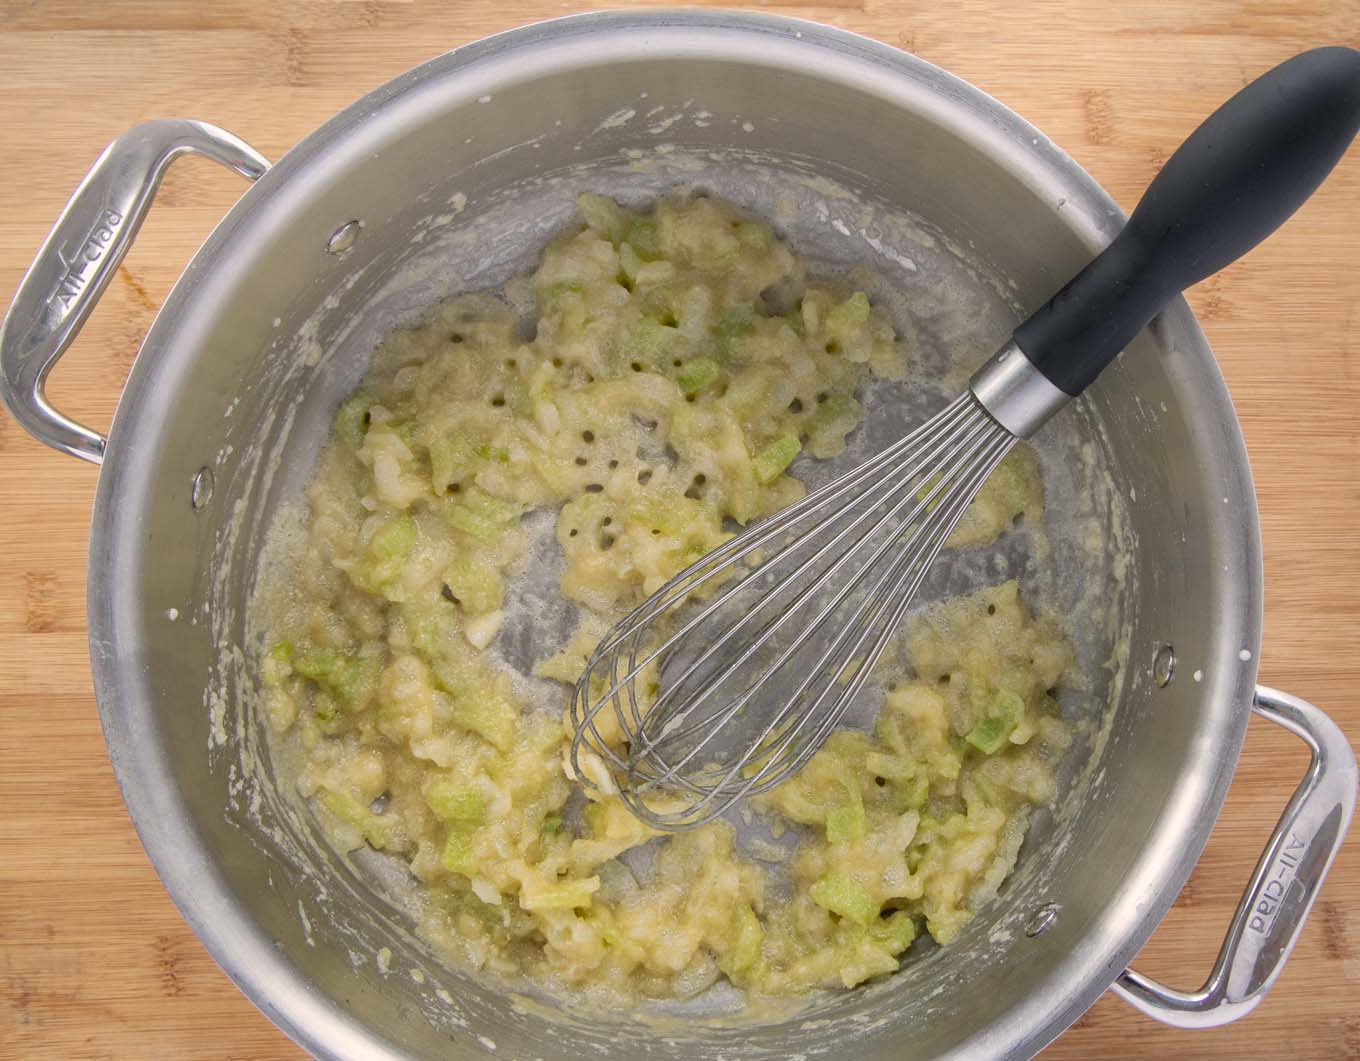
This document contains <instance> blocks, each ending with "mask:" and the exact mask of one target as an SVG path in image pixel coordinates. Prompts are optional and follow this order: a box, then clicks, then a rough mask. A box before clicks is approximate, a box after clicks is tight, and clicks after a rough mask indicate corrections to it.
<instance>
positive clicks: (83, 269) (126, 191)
mask: <svg viewBox="0 0 1360 1061" xmlns="http://www.w3.org/2000/svg"><path fill="white" fill-rule="evenodd" d="M186 154H198V155H204V156H206V157H208V158H211V159H213V160H214V161H217V162H220V163H222V165H224V166H228V167H230V168H231V169H234V170H235V171H236V172H237V173H239V174H241V176H243V177H246V178H247V179H249V180H252V181H253V180H256V179H258V178H259V177H261V176H262V175H263V174H264V172H265V171H266V170H267V169H268V168H269V162H268V161H267V160H266V159H265V158H264V156H263V155H261V154H260V153H259V152H258V151H256V150H254V149H253V148H252V147H250V145H248V144H246V143H245V142H244V141H243V140H239V139H238V138H236V137H234V136H232V135H231V133H228V132H226V131H225V130H223V129H219V128H217V127H216V126H214V125H208V124H207V123H205V122H196V121H190V120H189V119H185V118H166V119H162V120H159V121H151V122H145V123H143V124H141V125H137V126H134V127H133V128H131V129H129V130H128V131H127V132H126V133H124V134H123V135H122V136H120V137H119V138H118V139H117V140H115V141H114V142H113V143H112V144H110V145H109V146H108V147H107V148H106V149H105V151H104V153H103V154H102V155H100V156H99V158H98V160H97V161H96V162H95V164H94V166H93V167H92V168H91V169H90V172H89V173H88V174H86V176H85V179H84V180H83V181H81V182H80V187H78V188H77V189H76V190H75V193H74V194H73V195H72V196H71V199H70V201H69V202H68V203H67V204H66V209H65V210H63V211H62V213H61V217H59V218H58V219H57V223H56V224H55V225H53V226H52V231H51V232H49V233H48V235H47V239H46V240H45V241H44V242H43V245H42V248H41V249H40V250H39V251H38V255H37V257H36V258H35V259H34V261H33V264H32V265H31V266H29V269H28V272H27V273H25V274H24V278H23V280H22V281H21V282H20V284H19V290H18V292H17V293H16V294H15V296H14V302H13V303H12V304H11V305H10V307H9V312H8V313H6V314H5V319H4V322H3V323H0V394H3V397H4V401H5V405H6V406H7V407H8V408H9V411H10V413H12V414H13V416H14V418H15V419H16V420H18V421H19V423H20V424H21V425H22V426H23V427H24V429H25V430H26V431H28V432H29V434H31V435H32V436H33V437H34V438H36V439H38V441H40V442H45V443H47V445H49V446H51V447H52V448H53V449H58V450H61V451H62V452H63V453H70V454H72V455H74V456H76V457H80V458H81V459H82V460H87V461H90V462H91V463H94V464H98V463H100V462H101V461H102V460H103V459H104V441H105V440H104V436H103V435H100V434H99V433H97V432H95V431H91V430H90V429H89V428H88V427H84V426H83V425H81V424H78V423H76V422H75V421H74V420H71V419H69V418H67V417H65V416H63V415H62V414H61V413H59V412H58V411H57V410H56V409H54V408H52V406H51V405H50V404H48V401H47V396H46V395H45V394H44V393H43V385H44V383H45V382H46V380H47V374H48V373H49V372H50V371H52V366H53V365H55V364H56V363H57V359H58V358H60V357H61V355H62V354H63V353H65V351H66V348H67V347H68V346H70V345H71V341H72V340H73V339H74V338H75V337H76V334H77V333H78V332H79V331H80V327H81V325H82V324H84V323H85V318H86V317H88V316H89V315H90V310H92V309H93V308H94V306H95V303H96V302H98V301H99V296H100V295H102V294H103V293H104V288H106V287H107V286H108V283H109V280H110V279H111V278H112V276H113V274H114V271H115V270H116V269H117V268H118V264H119V263H120V262H121V261H122V260H123V255H124V254H126V253H127V250H128V247H130V246H131V245H132V240H133V238H134V237H135V236H136V235H137V230H138V229H139V228H140V227H141V224H142V219H143V218H144V217H145V216H146V212H147V209H148V208H149V207H150V206H151V200H152V199H153V198H155V195H156V190H157V188H159V187H160V183H161V178H162V177H163V176H164V175H165V171H166V168H167V167H168V166H169V165H170V163H171V162H173V161H174V160H175V159H176V158H178V157H179V156H180V155H186Z"/></svg>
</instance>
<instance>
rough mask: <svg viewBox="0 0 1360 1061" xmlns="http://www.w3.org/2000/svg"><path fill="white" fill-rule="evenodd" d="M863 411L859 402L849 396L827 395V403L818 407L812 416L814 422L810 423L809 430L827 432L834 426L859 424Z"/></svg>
mask: <svg viewBox="0 0 1360 1061" xmlns="http://www.w3.org/2000/svg"><path fill="white" fill-rule="evenodd" d="M863 411H864V410H863V409H862V408H861V407H860V404H859V402H857V401H855V399H854V398H851V397H850V396H849V395H846V394H830V395H827V399H826V401H824V402H822V403H821V404H820V405H818V406H817V411H816V412H815V413H813V414H812V420H811V421H810V422H809V423H808V429H809V430H810V431H814V432H816V431H822V430H825V429H826V428H828V427H830V426H831V425H833V424H839V423H844V422H849V423H852V424H853V423H858V422H859V418H860V414H861V413H862V412H863Z"/></svg>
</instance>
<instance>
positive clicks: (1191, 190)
mask: <svg viewBox="0 0 1360 1061" xmlns="http://www.w3.org/2000/svg"><path fill="white" fill-rule="evenodd" d="M1357 131H1360V51H1356V50H1354V49H1352V48H1342V47H1332V48H1317V49H1315V50H1313V51H1308V52H1304V53H1302V54H1301V55H1296V56H1295V57H1294V58H1292V59H1290V60H1288V61H1287V62H1284V63H1282V64H1280V65H1279V66H1277V67H1275V68H1274V69H1273V70H1271V71H1269V72H1268V73H1266V74H1263V75H1262V76H1261V77H1259V78H1257V79H1256V80H1255V81H1253V82H1252V83H1251V84H1249V85H1247V87H1246V88H1244V89H1242V91H1240V92H1238V93H1237V95H1235V96H1233V97H1232V99H1230V100H1228V102H1226V103H1225V104H1223V106H1221V107H1219V109H1218V110H1216V111H1215V112H1214V113H1213V114H1211V115H1210V116H1209V117H1208V118H1207V119H1206V120H1205V122H1204V123H1203V124H1202V125H1201V126H1200V127H1199V128H1198V129H1196V130H1195V131H1194V132H1193V133H1192V134H1191V135H1190V138H1189V139H1188V140H1186V141H1185V143H1183V144H1182V145H1181V146H1180V147H1179V148H1178V149H1177V151H1176V153H1175V154H1174V155H1172V156H1171V158H1170V159H1168V160H1167V162H1166V165H1165V166H1163V167H1162V170H1161V172H1160V173H1159V174H1158V175H1157V177H1156V179H1154V180H1153V182H1152V184H1151V185H1150V186H1149V187H1148V189H1147V191H1146V192H1145V193H1144V195H1143V198H1142V201H1141V202H1139V204H1138V207H1137V209H1136V210H1134V212H1133V216H1132V217H1130V218H1129V221H1128V224H1127V225H1125V226H1124V229H1123V231H1122V232H1120V234H1119V235H1118V236H1117V237H1116V238H1115V240H1114V242H1113V243H1111V244H1110V245H1109V246H1108V247H1107V248H1106V249H1105V250H1104V251H1103V252H1101V254H1100V256H1099V257H1097V258H1096V259H1095V260H1094V261H1093V262H1091V264H1090V265H1088V266H1086V268H1085V269H1083V270H1082V271H1081V272H1080V273H1078V274H1077V275H1076V276H1075V277H1074V278H1073V279H1072V280H1071V282H1069V283H1068V284H1067V286H1066V287H1064V288H1063V289H1062V290H1061V291H1059V292H1058V293H1057V294H1056V295H1054V296H1053V297H1052V298H1051V299H1049V301H1048V302H1047V303H1045V304H1044V306H1043V307H1041V308H1040V309H1039V310H1038V311H1037V312H1036V313H1035V314H1034V315H1033V316H1031V317H1030V318H1029V319H1028V320H1027V321H1025V323H1024V324H1022V325H1021V326H1020V327H1019V328H1017V329H1016V331H1015V342H1016V345H1018V346H1019V348H1020V349H1021V350H1023V351H1024V352H1025V355H1026V356H1027V357H1028V358H1029V360H1030V361H1031V362H1033V363H1034V365H1035V366H1037V367H1038V369H1039V370H1040V371H1041V372H1042V373H1043V374H1044V376H1046V377H1047V378H1048V380H1049V382H1051V383H1052V384H1054V386H1056V387H1058V388H1059V389H1061V390H1062V391H1064V392H1066V393H1067V394H1069V395H1076V394H1079V393H1080V392H1081V391H1082V390H1084V389H1085V388H1086V387H1087V386H1088V385H1089V384H1090V383H1091V382H1092V381H1093V380H1094V379H1095V378H1096V376H1098V375H1099V374H1100V372H1101V370H1102V369H1104V367H1105V366H1106V365H1107V364H1109V363H1110V361H1111V360H1113V359H1114V357H1115V355H1116V354H1117V353H1119V351H1120V350H1122V349H1123V348H1124V347H1125V346H1126V345H1127V344H1128V343H1129V341H1130V340H1132V339H1133V337H1134V336H1135V335H1136V334H1137V333H1138V331H1139V330H1140V329H1141V328H1142V327H1143V326H1144V325H1145V324H1147V322H1148V321H1150V320H1151V319H1152V318H1153V316H1155V315H1156V314H1157V313H1158V312H1159V311H1160V310H1161V309H1162V308H1163V307H1164V306H1165V305H1166V303H1167V302H1168V301H1169V300H1170V299H1171V298H1173V297H1174V296H1175V295H1176V294H1178V293H1179V292H1180V291H1182V290H1184V289H1185V288H1187V287H1189V286H1191V285H1192V284H1195V283H1198V282H1199V281H1200V280H1203V279H1204V278H1205V277H1207V276H1210V275H1212V274H1213V273H1216V272H1218V270H1220V269H1222V268H1223V267H1224V266H1226V265H1228V264H1229V263H1230V262H1233V261H1235V260H1236V259H1237V258H1240V257H1241V256H1242V255H1244V254H1246V253H1247V251H1249V250H1251V249H1252V248H1253V247H1254V246H1256V244H1258V243H1260V242H1261V241H1262V240H1263V239H1265V238H1266V237H1267V236H1268V235H1270V234H1271V233H1272V232H1274V231H1275V229H1277V228H1278V227H1279V226H1280V225H1281V224H1283V223H1284V222H1285V220H1286V219H1288V218H1289V216H1290V215H1291V214H1293V213H1294V211H1295V210H1297V209H1298V208H1299V206H1300V205H1302V203H1303V201H1304V200H1305V199H1307V198H1308V196H1309V195H1311V194H1312V193H1313V191H1314V190H1315V189H1316V188H1317V186H1318V185H1319V184H1321V183H1322V181H1323V179H1324V178H1325V177H1326V176H1327V174H1328V173H1330V172H1331V170H1332V167H1334V166H1335V165H1336V163H1337V162H1338V160H1340V158H1341V156H1342V155H1343V154H1344V153H1345V151H1346V148H1347V147H1348V146H1349V145H1350V143H1351V141H1352V140H1353V139H1354V137H1355V135H1356V132H1357Z"/></svg>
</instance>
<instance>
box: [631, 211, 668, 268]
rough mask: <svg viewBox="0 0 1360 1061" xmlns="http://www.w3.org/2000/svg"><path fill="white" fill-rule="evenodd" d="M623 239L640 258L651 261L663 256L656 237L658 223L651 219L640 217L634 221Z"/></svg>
mask: <svg viewBox="0 0 1360 1061" xmlns="http://www.w3.org/2000/svg"><path fill="white" fill-rule="evenodd" d="M623 239H624V242H626V243H627V244H628V245H629V246H630V247H632V248H633V250H635V251H636V252H637V256H638V257H639V258H642V259H644V260H646V261H650V260H652V259H654V258H658V257H660V256H661V245H660V243H659V242H658V241H657V237H656V222H655V221H652V220H651V219H650V218H645V217H640V218H638V219H637V220H636V221H634V222H633V223H632V224H631V225H630V226H629V227H628V231H627V232H626V233H625V234H624V237H623Z"/></svg>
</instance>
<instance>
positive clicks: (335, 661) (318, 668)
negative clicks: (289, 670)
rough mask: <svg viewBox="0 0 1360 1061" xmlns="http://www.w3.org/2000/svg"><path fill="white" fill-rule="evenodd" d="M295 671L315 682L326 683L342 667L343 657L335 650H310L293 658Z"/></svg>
mask: <svg viewBox="0 0 1360 1061" xmlns="http://www.w3.org/2000/svg"><path fill="white" fill-rule="evenodd" d="M292 663H293V670H294V671H295V672H296V673H298V674H301V675H302V676H303V677H304V678H310V679H311V680H312V681H314V682H326V681H329V680H330V677H331V675H332V674H333V673H335V672H336V671H337V670H338V669H339V668H340V667H341V666H343V657H342V656H341V655H340V653H339V652H337V651H336V650H335V649H333V648H309V649H306V650H304V651H302V652H299V653H298V654H297V655H296V656H295V657H294V658H293V661H292Z"/></svg>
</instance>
